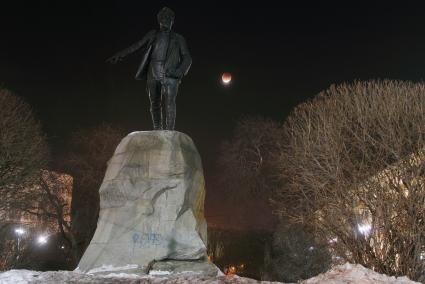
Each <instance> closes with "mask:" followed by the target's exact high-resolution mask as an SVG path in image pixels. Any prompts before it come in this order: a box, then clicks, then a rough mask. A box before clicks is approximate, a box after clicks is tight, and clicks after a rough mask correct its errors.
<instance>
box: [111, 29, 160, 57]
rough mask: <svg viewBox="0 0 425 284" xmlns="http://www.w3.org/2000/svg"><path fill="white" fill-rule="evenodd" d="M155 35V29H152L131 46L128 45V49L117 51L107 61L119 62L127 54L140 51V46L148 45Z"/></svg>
mask: <svg viewBox="0 0 425 284" xmlns="http://www.w3.org/2000/svg"><path fill="white" fill-rule="evenodd" d="M154 35H155V30H151V31H150V32H148V33H147V34H146V35H145V36H144V37H143V38H142V39H141V40H139V41H138V42H136V43H134V44H132V45H131V46H130V47H127V48H126V49H124V50H121V51H120V52H118V53H116V54H115V55H114V56H112V57H110V58H108V59H107V60H106V62H109V63H117V62H118V61H121V60H122V59H123V58H124V57H126V56H127V55H130V54H132V53H134V52H136V51H138V50H139V49H140V48H142V47H143V46H144V45H146V44H147V43H148V42H149V41H150V40H151V39H152V37H153V36H154Z"/></svg>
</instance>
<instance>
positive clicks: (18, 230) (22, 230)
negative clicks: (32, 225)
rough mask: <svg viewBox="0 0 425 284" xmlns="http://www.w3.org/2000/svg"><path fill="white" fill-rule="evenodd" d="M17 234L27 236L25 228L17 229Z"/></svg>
mask: <svg viewBox="0 0 425 284" xmlns="http://www.w3.org/2000/svg"><path fill="white" fill-rule="evenodd" d="M15 233H16V234H17V235H18V236H22V235H23V234H25V230H24V229H23V228H16V229H15Z"/></svg>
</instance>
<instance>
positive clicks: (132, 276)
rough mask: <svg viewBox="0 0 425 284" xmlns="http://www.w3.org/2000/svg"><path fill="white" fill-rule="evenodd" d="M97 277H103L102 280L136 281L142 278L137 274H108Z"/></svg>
mask: <svg viewBox="0 0 425 284" xmlns="http://www.w3.org/2000/svg"><path fill="white" fill-rule="evenodd" d="M99 277H103V278H128V279H138V278H143V276H141V275H137V274H131V273H124V272H121V273H109V274H106V275H99Z"/></svg>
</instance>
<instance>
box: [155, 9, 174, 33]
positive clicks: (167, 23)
mask: <svg viewBox="0 0 425 284" xmlns="http://www.w3.org/2000/svg"><path fill="white" fill-rule="evenodd" d="M157 18H158V23H159V26H160V28H161V29H166V30H171V27H172V26H173V23H174V12H173V10H171V9H170V8H168V7H164V8H162V9H161V11H159V12H158V15H157Z"/></svg>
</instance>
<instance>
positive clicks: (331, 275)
mask: <svg viewBox="0 0 425 284" xmlns="http://www.w3.org/2000/svg"><path fill="white" fill-rule="evenodd" d="M301 283H302V284H316V283H328V284H345V283H358V284H381V283H382V284H383V283H386V284H413V283H419V282H415V281H411V280H409V278H407V277H397V278H396V277H394V276H392V277H390V276H387V275H385V274H379V273H377V272H375V271H373V270H370V269H367V268H365V267H363V266H361V265H360V264H350V263H346V264H343V265H338V266H335V267H334V268H332V269H331V270H329V271H328V272H326V273H323V274H319V275H317V276H316V277H313V278H310V279H308V280H305V281H303V282H301Z"/></svg>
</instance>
